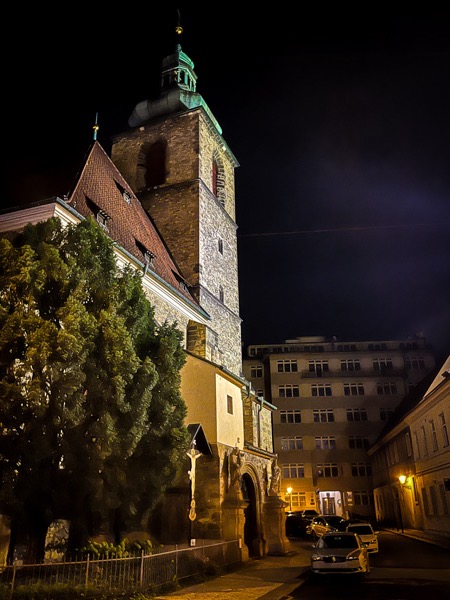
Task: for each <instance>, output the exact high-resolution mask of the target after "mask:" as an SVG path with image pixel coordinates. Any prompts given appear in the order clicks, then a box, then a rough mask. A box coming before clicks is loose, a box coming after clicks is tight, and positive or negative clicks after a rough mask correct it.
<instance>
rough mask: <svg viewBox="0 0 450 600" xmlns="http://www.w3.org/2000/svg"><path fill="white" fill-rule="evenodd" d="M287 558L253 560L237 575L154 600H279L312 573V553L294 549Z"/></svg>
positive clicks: (239, 569)
mask: <svg viewBox="0 0 450 600" xmlns="http://www.w3.org/2000/svg"><path fill="white" fill-rule="evenodd" d="M291 547H292V551H291V552H289V554H286V555H284V556H266V557H264V558H261V559H250V560H249V561H247V562H245V563H243V564H242V566H239V567H238V568H237V569H236V570H235V571H233V572H230V573H226V574H225V575H222V576H220V577H215V578H213V579H210V580H208V581H204V582H202V583H199V584H196V585H191V586H186V587H184V588H183V589H181V590H177V591H176V592H170V593H168V594H164V595H160V596H156V597H155V600H167V598H178V599H179V598H183V599H184V600H198V599H199V598H201V599H202V600H236V599H238V600H257V599H258V598H261V599H264V600H280V599H281V598H286V597H288V596H289V594H290V593H291V592H292V591H293V590H295V588H297V587H298V586H299V585H300V584H301V579H302V574H303V573H304V572H305V571H308V570H309V566H310V562H309V561H310V559H309V557H310V554H311V551H310V550H303V549H302V548H298V547H296V546H293V545H291Z"/></svg>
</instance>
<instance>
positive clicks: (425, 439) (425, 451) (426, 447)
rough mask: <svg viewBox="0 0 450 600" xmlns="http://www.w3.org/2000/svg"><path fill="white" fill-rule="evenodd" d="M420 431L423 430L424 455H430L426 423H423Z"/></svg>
mask: <svg viewBox="0 0 450 600" xmlns="http://www.w3.org/2000/svg"><path fill="white" fill-rule="evenodd" d="M420 431H421V432H422V444H423V455H424V456H428V443H427V434H426V431H425V426H424V425H422V427H421V428H420Z"/></svg>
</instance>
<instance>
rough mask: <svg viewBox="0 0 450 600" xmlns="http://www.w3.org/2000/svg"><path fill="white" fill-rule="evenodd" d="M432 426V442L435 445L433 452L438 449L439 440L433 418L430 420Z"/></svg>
mask: <svg viewBox="0 0 450 600" xmlns="http://www.w3.org/2000/svg"><path fill="white" fill-rule="evenodd" d="M430 427H431V443H432V445H433V452H436V450H437V449H438V441H437V435H436V426H435V424H434V421H433V419H431V421H430Z"/></svg>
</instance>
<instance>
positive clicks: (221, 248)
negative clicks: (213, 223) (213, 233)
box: [217, 238, 223, 254]
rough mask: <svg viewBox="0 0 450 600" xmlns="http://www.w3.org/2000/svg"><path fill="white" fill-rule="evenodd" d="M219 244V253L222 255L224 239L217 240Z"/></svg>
mask: <svg viewBox="0 0 450 600" xmlns="http://www.w3.org/2000/svg"><path fill="white" fill-rule="evenodd" d="M217 244H218V248H219V252H220V254H223V239H222V238H219V239H218V240H217Z"/></svg>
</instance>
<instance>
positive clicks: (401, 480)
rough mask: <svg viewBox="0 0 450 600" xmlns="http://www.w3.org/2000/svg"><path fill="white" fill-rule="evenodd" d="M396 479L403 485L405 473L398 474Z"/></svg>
mask: <svg viewBox="0 0 450 600" xmlns="http://www.w3.org/2000/svg"><path fill="white" fill-rule="evenodd" d="M398 480H399V481H400V483H401V484H402V485H405V483H406V475H399V478H398Z"/></svg>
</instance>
